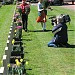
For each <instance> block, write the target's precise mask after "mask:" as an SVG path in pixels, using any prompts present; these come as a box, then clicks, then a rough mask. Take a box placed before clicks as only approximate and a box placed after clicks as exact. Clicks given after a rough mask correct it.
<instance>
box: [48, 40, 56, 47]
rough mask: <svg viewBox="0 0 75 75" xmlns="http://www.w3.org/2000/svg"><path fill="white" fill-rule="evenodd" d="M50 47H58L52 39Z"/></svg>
mask: <svg viewBox="0 0 75 75" xmlns="http://www.w3.org/2000/svg"><path fill="white" fill-rule="evenodd" d="M48 47H57V45H56V44H55V43H54V42H53V41H50V42H49V43H48Z"/></svg>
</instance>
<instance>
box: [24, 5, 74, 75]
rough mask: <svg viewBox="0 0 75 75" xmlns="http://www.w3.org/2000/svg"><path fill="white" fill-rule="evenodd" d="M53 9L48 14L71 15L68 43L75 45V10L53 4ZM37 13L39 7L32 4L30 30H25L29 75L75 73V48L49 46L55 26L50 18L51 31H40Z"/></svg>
mask: <svg viewBox="0 0 75 75" xmlns="http://www.w3.org/2000/svg"><path fill="white" fill-rule="evenodd" d="M53 9H54V10H53V11H50V10H48V15H59V14H69V15H70V17H71V23H70V25H69V24H68V23H67V25H68V38H69V41H68V43H69V44H71V45H74V47H75V32H74V31H75V26H74V25H75V22H74V20H75V14H74V13H75V12H74V11H72V10H67V9H64V8H60V7H58V6H55V7H54V6H53ZM37 15H38V12H37V7H36V6H31V12H30V14H29V21H28V30H29V32H27V33H26V32H23V43H24V44H23V45H24V52H25V59H26V60H27V61H28V62H29V64H28V65H27V66H26V69H27V75H74V73H75V67H74V66H75V55H74V54H75V48H51V47H48V46H47V43H48V42H49V41H50V40H51V39H52V37H53V34H52V32H51V30H52V28H53V26H52V25H51V22H50V20H49V19H48V20H47V23H46V24H47V30H49V31H48V32H40V30H42V27H41V25H40V23H37V22H36V18H37ZM48 18H49V16H48ZM64 38H65V37H64ZM30 69H31V70H30Z"/></svg>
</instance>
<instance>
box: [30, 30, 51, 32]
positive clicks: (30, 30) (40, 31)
mask: <svg viewBox="0 0 75 75" xmlns="http://www.w3.org/2000/svg"><path fill="white" fill-rule="evenodd" d="M49 31H52V30H45V31H43V30H29V32H49Z"/></svg>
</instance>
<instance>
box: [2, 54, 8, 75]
mask: <svg viewBox="0 0 75 75" xmlns="http://www.w3.org/2000/svg"><path fill="white" fill-rule="evenodd" d="M3 67H4V75H8V68H7V55H3Z"/></svg>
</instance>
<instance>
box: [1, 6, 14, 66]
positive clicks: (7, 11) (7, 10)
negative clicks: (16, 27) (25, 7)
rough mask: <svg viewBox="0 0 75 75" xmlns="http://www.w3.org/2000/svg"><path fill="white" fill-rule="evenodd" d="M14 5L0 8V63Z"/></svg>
mask: <svg viewBox="0 0 75 75" xmlns="http://www.w3.org/2000/svg"><path fill="white" fill-rule="evenodd" d="M14 8H15V6H14V5H5V6H2V7H1V8H0V65H1V60H2V58H3V54H4V49H5V47H6V41H7V37H8V33H9V29H10V26H11V22H12V16H13V13H14Z"/></svg>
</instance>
